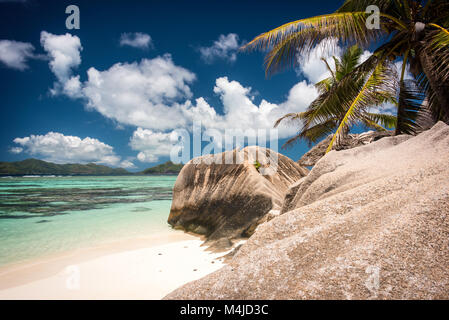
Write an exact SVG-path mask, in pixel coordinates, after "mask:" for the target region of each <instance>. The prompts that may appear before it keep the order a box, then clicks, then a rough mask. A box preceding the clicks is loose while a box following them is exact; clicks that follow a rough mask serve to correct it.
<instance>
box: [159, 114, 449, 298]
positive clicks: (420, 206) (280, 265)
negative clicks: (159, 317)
mask: <svg viewBox="0 0 449 320" xmlns="http://www.w3.org/2000/svg"><path fill="white" fill-rule="evenodd" d="M448 164H449V126H447V125H446V124H443V123H441V122H440V123H438V124H436V125H435V126H434V127H433V128H432V129H431V130H429V131H426V132H424V133H422V134H420V135H418V136H415V137H410V136H397V137H388V138H384V139H381V140H379V141H377V142H374V143H371V144H369V145H366V146H361V147H358V148H354V149H350V150H343V151H338V152H336V151H332V152H330V153H328V154H327V155H326V156H325V157H324V158H322V159H321V160H320V161H319V162H318V163H317V164H316V166H315V167H314V168H313V169H312V171H311V172H310V173H309V175H307V177H305V178H303V179H302V180H301V181H300V182H299V183H298V184H297V185H296V186H295V187H294V189H295V190H296V194H295V196H294V197H293V198H291V199H290V205H289V206H290V208H291V210H289V211H288V212H286V213H284V214H281V215H279V216H277V217H275V218H274V219H272V220H271V221H269V222H267V223H264V224H261V225H259V227H258V228H257V230H256V232H255V233H254V235H253V236H252V237H251V238H250V239H249V240H248V241H247V242H246V243H245V244H244V245H243V246H242V247H241V248H240V249H239V251H238V252H237V253H236V254H235V255H234V257H233V258H232V259H231V260H230V262H229V264H228V265H226V266H225V267H223V268H222V269H220V270H218V271H216V272H215V273H212V274H210V275H208V276H206V277H205V278H202V279H200V280H197V281H194V282H191V283H189V284H187V285H185V286H183V287H181V288H179V289H178V290H176V291H174V292H173V293H171V294H170V295H168V297H167V298H169V299H448V298H449V169H448ZM291 190H293V189H291Z"/></svg>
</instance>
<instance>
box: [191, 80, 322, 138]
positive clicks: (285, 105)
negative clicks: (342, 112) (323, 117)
mask: <svg viewBox="0 0 449 320" xmlns="http://www.w3.org/2000/svg"><path fill="white" fill-rule="evenodd" d="M214 92H215V93H216V94H218V95H219V97H220V100H221V101H222V104H223V112H224V114H223V115H219V114H217V113H216V112H215V109H214V108H212V107H211V106H210V105H209V104H208V103H207V102H206V101H205V100H204V99H203V98H199V99H197V100H196V106H192V107H190V108H187V109H185V110H184V113H185V114H186V115H187V116H188V117H189V118H190V119H192V120H193V119H195V120H201V122H202V124H203V126H205V127H206V128H210V129H217V130H220V131H222V132H223V131H224V130H225V129H254V130H257V129H271V128H273V125H274V123H275V121H276V120H277V119H278V118H279V117H281V116H282V115H284V114H285V113H289V112H301V111H305V110H306V108H307V107H308V106H309V104H310V103H311V102H312V101H313V100H314V99H315V98H316V97H317V95H318V93H317V91H316V89H315V87H314V86H313V85H310V84H308V83H307V82H306V81H302V82H299V83H297V84H296V85H295V86H294V87H293V88H291V89H290V92H289V94H288V97H287V100H286V101H284V102H282V103H280V104H274V103H270V102H268V101H266V100H265V99H262V101H261V102H260V104H259V105H256V104H254V102H253V101H252V99H251V88H249V87H244V86H242V85H241V84H240V83H239V82H238V81H230V80H229V79H228V78H227V77H221V78H218V79H217V80H216V83H215V87H214ZM296 131H297V128H286V127H283V128H280V131H279V136H280V138H285V137H288V136H289V135H290V134H292V133H294V132H296Z"/></svg>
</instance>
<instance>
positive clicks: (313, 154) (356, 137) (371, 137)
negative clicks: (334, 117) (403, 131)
mask: <svg viewBox="0 0 449 320" xmlns="http://www.w3.org/2000/svg"><path fill="white" fill-rule="evenodd" d="M392 134H393V132H392V131H368V132H364V133H360V134H349V135H348V136H347V137H345V138H344V139H342V140H341V141H340V143H339V144H338V146H337V145H336V144H334V146H333V147H332V150H337V151H339V150H347V149H352V148H355V147H360V146H363V145H366V144H370V143H372V142H374V141H377V140H379V139H381V138H385V137H390V136H392ZM331 140H332V134H331V135H329V136H327V137H326V139H324V140H323V141H321V142H320V143H318V144H317V145H316V146H314V147H313V148H312V149H310V150H309V152H307V153H306V154H304V155H303V156H302V157H301V159H299V160H298V163H299V165H301V166H305V167H311V166H314V165H315V164H316V163H317V162H318V160H320V159H321V158H322V157H324V155H325V154H326V150H327V148H328V147H329V144H330V143H331Z"/></svg>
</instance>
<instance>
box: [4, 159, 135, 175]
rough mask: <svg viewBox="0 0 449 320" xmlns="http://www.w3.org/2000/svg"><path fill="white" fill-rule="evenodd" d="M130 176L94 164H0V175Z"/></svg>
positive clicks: (29, 162) (28, 160)
mask: <svg viewBox="0 0 449 320" xmlns="http://www.w3.org/2000/svg"><path fill="white" fill-rule="evenodd" d="M123 174H130V173H129V172H128V171H127V170H125V169H122V168H109V167H107V166H103V165H98V164H94V163H88V164H56V163H51V162H46V161H42V160H37V159H27V160H24V161H17V162H0V175H3V176H4V175H123Z"/></svg>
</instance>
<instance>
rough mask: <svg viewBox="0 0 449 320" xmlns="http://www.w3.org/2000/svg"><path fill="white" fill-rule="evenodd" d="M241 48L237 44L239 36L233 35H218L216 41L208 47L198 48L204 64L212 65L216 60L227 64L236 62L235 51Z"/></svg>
mask: <svg viewBox="0 0 449 320" xmlns="http://www.w3.org/2000/svg"><path fill="white" fill-rule="evenodd" d="M240 46H241V44H239V36H238V35H237V34H235V33H230V34H228V35H226V36H225V35H223V34H222V35H220V36H219V37H218V40H216V41H214V43H213V45H212V46H210V47H200V48H199V51H200V54H201V58H202V59H203V60H204V61H205V62H206V63H212V62H214V61H215V60H216V59H223V60H227V61H229V62H234V61H235V60H237V50H238V48H239V47H240Z"/></svg>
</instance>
